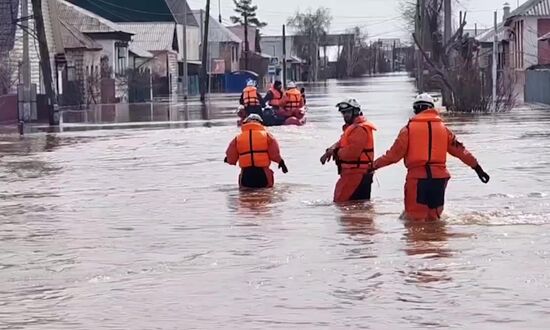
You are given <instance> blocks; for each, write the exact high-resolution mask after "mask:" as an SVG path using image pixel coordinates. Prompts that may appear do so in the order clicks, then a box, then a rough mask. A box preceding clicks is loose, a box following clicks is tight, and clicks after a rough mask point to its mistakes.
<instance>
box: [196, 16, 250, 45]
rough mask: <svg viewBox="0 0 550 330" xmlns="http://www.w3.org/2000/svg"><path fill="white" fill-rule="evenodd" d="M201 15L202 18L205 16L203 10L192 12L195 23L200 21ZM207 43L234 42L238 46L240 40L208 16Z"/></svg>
mask: <svg viewBox="0 0 550 330" xmlns="http://www.w3.org/2000/svg"><path fill="white" fill-rule="evenodd" d="M201 13H202V17H204V15H205V14H206V13H205V12H204V10H193V15H194V17H195V19H196V20H197V21H200V20H201ZM208 42H235V43H238V44H240V43H241V42H242V40H241V38H239V37H237V35H236V34H235V33H233V32H232V31H231V30H229V29H228V28H226V27H225V26H223V25H222V24H221V23H220V22H218V20H216V19H215V18H213V17H212V16H210V19H209V28H208Z"/></svg>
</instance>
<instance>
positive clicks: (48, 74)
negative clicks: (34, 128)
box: [32, 0, 59, 126]
mask: <svg viewBox="0 0 550 330" xmlns="http://www.w3.org/2000/svg"><path fill="white" fill-rule="evenodd" d="M32 9H33V12H34V25H35V29H36V36H37V37H38V50H39V52H40V67H41V69H42V80H43V81H44V88H45V89H46V98H47V100H48V120H49V122H50V125H51V126H57V125H59V118H57V116H56V113H55V103H56V102H55V92H54V90H53V81H52V67H51V62H50V52H49V50H48V39H47V37H46V29H45V27H44V16H43V14H42V0H32Z"/></svg>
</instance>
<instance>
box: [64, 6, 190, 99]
mask: <svg viewBox="0 0 550 330" xmlns="http://www.w3.org/2000/svg"><path fill="white" fill-rule="evenodd" d="M70 2H72V3H74V4H77V5H78V6H80V7H82V8H85V9H87V10H89V11H91V12H94V13H95V14H97V15H99V16H101V17H104V18H106V19H108V20H110V21H112V22H115V23H119V24H121V25H124V26H126V28H129V27H131V28H134V29H135V30H136V31H133V32H134V33H135V36H134V39H136V40H141V41H138V43H141V44H142V45H143V43H144V42H145V43H146V42H147V41H150V40H151V38H152V33H151V32H150V29H147V28H152V27H153V26H154V25H158V27H155V28H154V31H157V32H162V33H168V32H167V31H168V29H170V30H171V29H172V28H171V27H169V25H170V24H171V25H172V26H173V27H174V31H175V32H174V34H172V32H170V33H169V35H168V36H165V35H162V36H161V35H157V36H156V38H162V39H165V38H173V39H174V40H175V41H174V45H173V47H172V46H171V47H168V48H170V49H163V50H161V51H159V50H154V49H147V48H144V47H142V46H140V48H142V49H143V50H145V51H148V52H151V53H156V55H158V56H160V57H162V58H164V59H168V60H170V61H172V60H173V58H174V55H175V61H176V63H175V68H176V70H175V71H171V70H173V67H174V63H169V64H168V65H166V64H165V65H164V66H167V69H168V71H170V72H169V73H168V75H169V76H167V77H165V78H166V79H167V82H170V85H169V86H168V88H167V89H168V91H169V92H170V94H172V95H174V94H176V92H177V90H178V85H179V84H180V83H181V76H183V55H184V52H186V53H187V64H188V70H189V72H198V71H199V70H198V67H199V66H200V61H199V59H200V57H199V44H200V29H199V24H198V23H197V20H196V19H195V17H194V16H193V13H192V11H191V9H190V8H189V5H188V3H187V2H186V1H184V0H102V1H101V5H98V3H97V1H96V0H70ZM185 11H187V15H184V12H185ZM184 24H186V29H185V30H186V32H187V33H186V41H187V42H186V45H185V46H184V40H183V39H184V37H183V31H184V28H183V26H184ZM140 34H145V35H142V36H140ZM184 50H185V51H184ZM156 58H158V57H156ZM158 59H160V58H158ZM164 63H166V61H164ZM160 67H161V65H160V64H157V65H155V68H157V69H161V68H160ZM164 72H167V71H166V70H165V71H164ZM170 75H171V76H170ZM190 78H191V80H192V77H190ZM163 89H165V88H163Z"/></svg>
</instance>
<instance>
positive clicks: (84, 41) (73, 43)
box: [59, 19, 103, 50]
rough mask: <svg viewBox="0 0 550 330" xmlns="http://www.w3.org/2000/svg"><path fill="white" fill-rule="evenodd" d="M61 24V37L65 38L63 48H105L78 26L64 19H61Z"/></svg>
mask: <svg viewBox="0 0 550 330" xmlns="http://www.w3.org/2000/svg"><path fill="white" fill-rule="evenodd" d="M59 26H60V30H61V38H62V39H63V48H65V49H87V50H101V49H103V47H101V45H100V44H98V43H97V42H95V41H94V40H93V39H92V38H90V37H88V36H86V35H85V34H84V33H82V32H80V31H78V29H77V28H75V27H74V26H72V25H70V24H68V23H67V22H64V21H63V20H62V19H59Z"/></svg>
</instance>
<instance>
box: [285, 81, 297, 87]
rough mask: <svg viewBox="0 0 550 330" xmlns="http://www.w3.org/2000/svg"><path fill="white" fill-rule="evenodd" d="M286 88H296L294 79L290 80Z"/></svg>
mask: <svg viewBox="0 0 550 330" xmlns="http://www.w3.org/2000/svg"><path fill="white" fill-rule="evenodd" d="M286 88H288V89H292V88H296V83H295V82H294V81H289V82H288V84H286Z"/></svg>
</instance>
